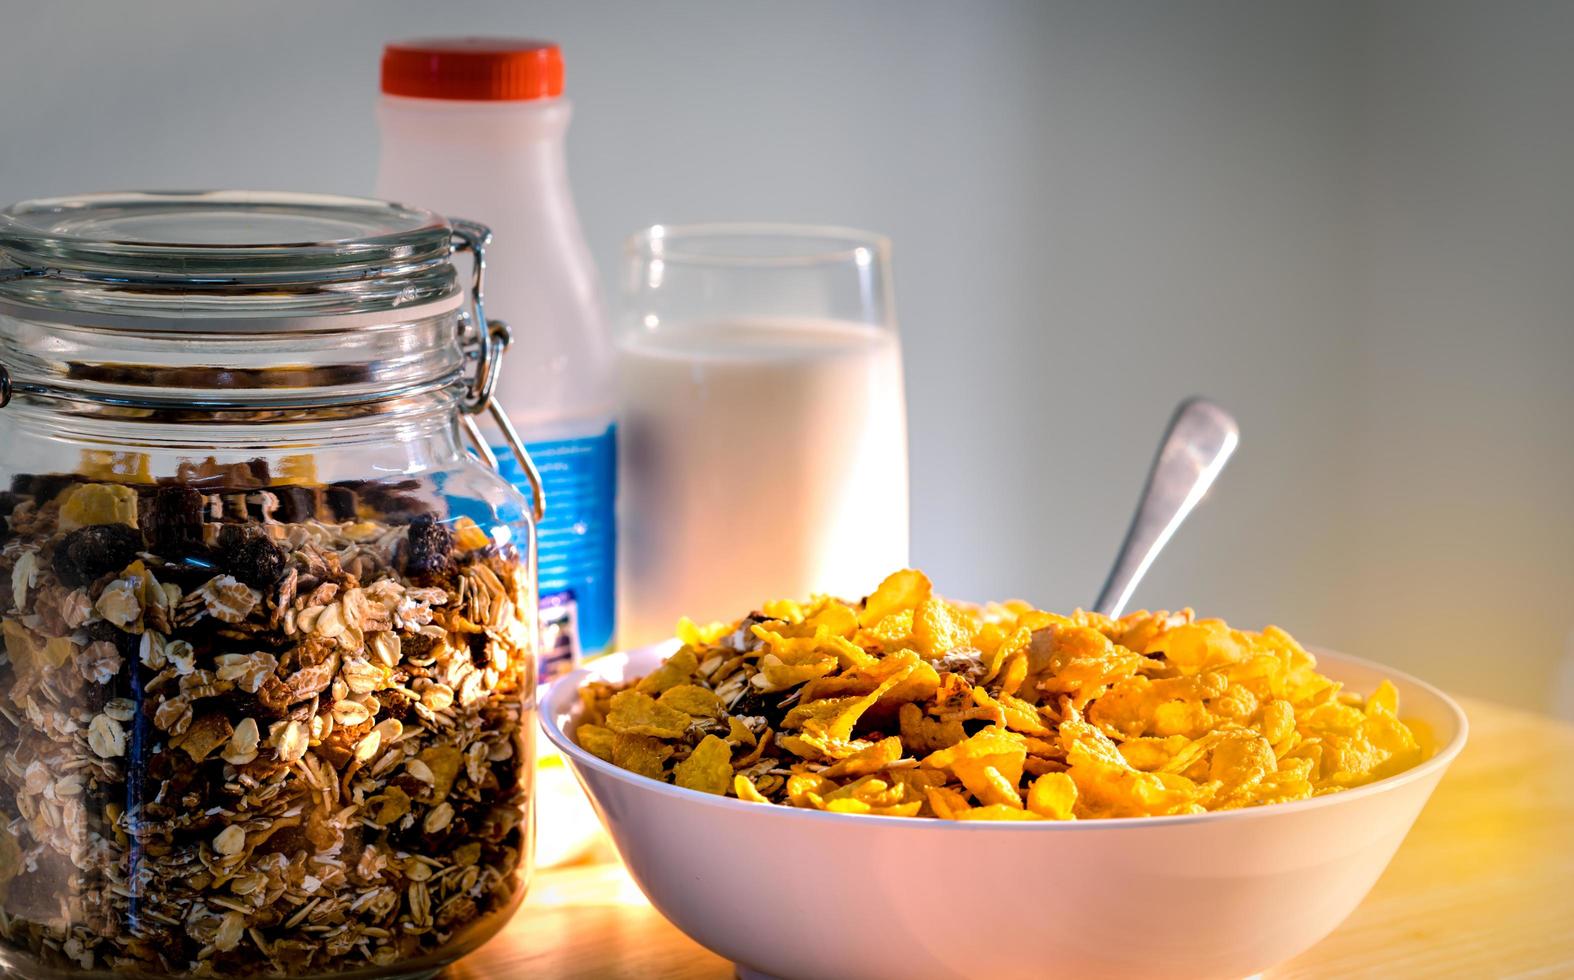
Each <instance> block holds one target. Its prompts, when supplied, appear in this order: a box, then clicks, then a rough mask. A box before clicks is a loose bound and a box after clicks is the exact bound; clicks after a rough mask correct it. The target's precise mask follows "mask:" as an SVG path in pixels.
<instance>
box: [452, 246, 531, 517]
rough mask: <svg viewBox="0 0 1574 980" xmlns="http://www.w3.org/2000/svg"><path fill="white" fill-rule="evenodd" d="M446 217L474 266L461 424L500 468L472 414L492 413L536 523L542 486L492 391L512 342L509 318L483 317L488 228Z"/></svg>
mask: <svg viewBox="0 0 1574 980" xmlns="http://www.w3.org/2000/svg"><path fill="white" fill-rule="evenodd" d="M449 221H450V223H451V224H452V225H453V227H454V254H456V255H457V254H459V253H461V252H470V253H471V255H472V256H473V259H474V261H473V265H474V271H473V272H472V275H471V278H470V307H469V308H468V309H461V310H460V312H459V330H460V333H459V343H460V346H461V347H463V348H464V351H465V355H466V357H469V358H472V359H474V360H475V374H474V376H473V377H471V378H470V379H469V381H468V382H467V386H466V390H465V394H464V399H463V401H462V403H461V406H462V410H463V414H462V415H461V416H460V422H461V424H462V425H463V427H464V430H465V435H466V436H467V437H468V438H469V439H470V444H471V445H472V446H474V447H475V451H476V455H477V456H479V457H480V458H481V459H482V461H484V462H485V463H486V464H487V465H488V466H490V467H491V468H492V469H493V470H496V471H499V472H501V466H500V464H499V463H498V459H497V454H496V453H494V452H493V451H492V447H491V446H489V445H488V444H487V441H486V437H485V436H484V435H483V434H482V432H481V427H480V426H479V425H477V424H476V420H475V417H476V416H477V415H479V414H481V413H482V412H486V413H487V414H489V415H490V416H491V417H492V421H493V422H494V423H496V425H497V427H498V429H499V430H501V431H502V433H503V438H504V440H506V441H507V442H508V448H509V450H510V451H511V452H512V453H513V454H514V458H515V459H516V460H518V461H519V467H520V469H522V470H523V471H524V473H525V479H526V480H528V481H530V498H531V499H530V509H531V513H532V514H533V515H534V516H535V520H536V523H537V524H539V523H541V519H542V518H543V517H545V516H546V490H545V488H544V487H543V486H542V484H541V472H540V471H539V470H537V469H536V464H535V461H534V460H532V459H531V458H530V453H529V452H528V451H527V450H526V449H525V443H524V440H523V439H521V438H520V437H519V431H518V430H517V429H515V428H514V424H513V423H512V422H511V421H509V418H508V413H507V412H505V411H503V406H501V405H499V404H498V402H497V399H496V398H495V397H494V396H495V394H496V391H497V378H498V366H499V364H500V362H501V361H502V359H503V354H504V353H505V352H506V351H507V350H508V347H509V345H510V344H512V343H513V339H514V335H513V332H512V331H511V330H509V328H508V324H506V323H504V322H503V321H502V320H488V319H487V318H486V301H485V291H484V288H483V287H484V280H485V277H486V247H487V245H489V244H491V241H492V231H491V229H489V228H487V227H486V226H485V225H480V224H477V223H476V222H474V221H465V220H463V219H459V218H450V219H449Z"/></svg>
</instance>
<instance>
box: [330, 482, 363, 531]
mask: <svg viewBox="0 0 1574 980" xmlns="http://www.w3.org/2000/svg"><path fill="white" fill-rule="evenodd" d="M359 485H360V484H359V483H358V482H357V481H354V480H349V481H345V482H342V483H335V484H334V485H333V486H331V487H329V488H328V492H327V494H326V496H327V498H328V510H329V511H330V512H331V513H332V514H333V519H334V520H336V521H353V520H355V515H356V507H357V498H356V494H355V491H356V488H357V487H358V486H359Z"/></svg>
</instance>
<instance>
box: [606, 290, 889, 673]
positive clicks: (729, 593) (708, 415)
mask: <svg viewBox="0 0 1574 980" xmlns="http://www.w3.org/2000/svg"><path fill="white" fill-rule="evenodd" d="M617 360H618V368H619V382H620V392H621V398H622V424H623V428H624V437H623V439H622V440H621V446H620V466H621V468H622V473H623V480H622V494H623V497H622V500H621V505H622V508H623V510H622V514H623V523H622V537H621V546H620V547H621V559H620V563H619V564H620V569H621V575H622V582H623V585H622V586H621V587H620V589H619V597H620V607H619V644H620V645H621V646H624V647H630V646H637V645H640V644H644V643H649V642H654V641H656V640H660V639H664V638H666V637H670V636H671V635H672V634H673V627H674V625H675V624H676V623H677V621H678V619H679V617H681V616H688V617H690V618H691V619H694V620H696V621H700V622H708V621H711V620H726V619H734V618H737V617H740V616H742V615H744V614H746V613H748V612H750V611H752V610H755V609H757V608H759V605H760V603H761V602H763V601H764V600H765V599H768V598H775V597H783V598H794V599H804V598H808V597H809V596H810V595H811V594H815V593H830V594H835V595H840V596H845V597H849V598H857V597H859V596H862V595H864V594H865V593H867V592H868V591H870V590H871V589H873V588H874V586H875V585H877V584H878V583H879V581H880V579H881V578H882V577H884V576H885V575H886V574H887V573H889V572H891V571H892V570H894V569H897V568H901V567H903V566H904V565H905V564H906V563H907V557H908V554H907V549H908V498H907V432H906V407H905V401H904V397H903V390H902V362H901V350H900V345H899V342H898V339H897V336H896V334H895V333H894V331H890V330H885V329H881V328H879V327H875V326H871V325H869V324H867V323H859V322H854V321H846V320H832V319H799V318H785V317H780V318H738V319H729V320H718V321H711V322H696V323H693V324H687V325H671V324H662V326H661V329H660V330H655V331H639V330H635V331H633V332H631V333H630V334H628V335H625V336H624V337H623V338H622V339H621V341H620V343H619V347H618V351H617Z"/></svg>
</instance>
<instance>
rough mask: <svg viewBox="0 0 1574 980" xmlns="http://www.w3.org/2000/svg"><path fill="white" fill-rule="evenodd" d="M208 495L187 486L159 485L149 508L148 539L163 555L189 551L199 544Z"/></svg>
mask: <svg viewBox="0 0 1574 980" xmlns="http://www.w3.org/2000/svg"><path fill="white" fill-rule="evenodd" d="M207 508H208V498H207V496H206V495H205V494H203V493H202V492H201V491H198V490H193V489H192V488H190V487H159V488H158V490H157V492H155V493H154V495H153V506H152V508H151V509H150V510H149V512H148V528H147V536H148V543H149V544H150V545H151V546H152V547H153V548H154V549H155V550H156V551H159V552H161V553H163V554H166V555H188V554H192V553H193V552H195V551H197V550H199V549H200V547H201V545H202V519H203V516H204V514H205V513H206V511H207Z"/></svg>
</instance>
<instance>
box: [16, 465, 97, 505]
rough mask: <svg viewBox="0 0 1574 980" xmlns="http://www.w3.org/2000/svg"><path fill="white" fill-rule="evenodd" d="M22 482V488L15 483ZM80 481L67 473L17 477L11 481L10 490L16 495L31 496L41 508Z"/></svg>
mask: <svg viewBox="0 0 1574 980" xmlns="http://www.w3.org/2000/svg"><path fill="white" fill-rule="evenodd" d="M18 482H22V483H23V484H24V485H23V487H18V486H17V483H18ZM80 482H81V481H80V480H79V479H78V478H77V477H74V476H71V475H70V474H67V473H45V474H43V475H41V476H18V477H16V478H15V479H13V480H12V481H11V489H12V490H15V491H17V492H18V493H28V494H32V496H33V502H34V503H36V504H38V506H40V507H42V506H44V505H45V504H47V503H49V502H50V501H51V500H54V499H55V498H56V497H58V496H60V494H61V493H62V492H63V491H64V490H65V489H66V487H69V486H71V485H73V484H76V483H80Z"/></svg>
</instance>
